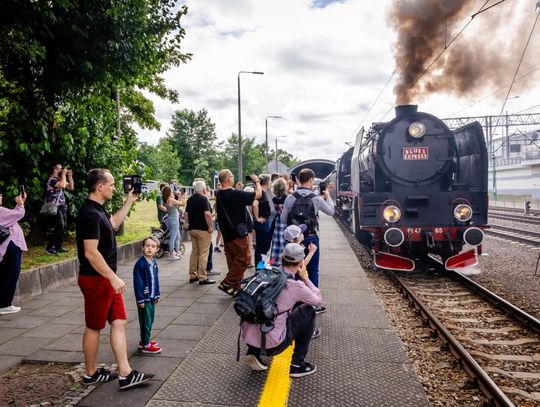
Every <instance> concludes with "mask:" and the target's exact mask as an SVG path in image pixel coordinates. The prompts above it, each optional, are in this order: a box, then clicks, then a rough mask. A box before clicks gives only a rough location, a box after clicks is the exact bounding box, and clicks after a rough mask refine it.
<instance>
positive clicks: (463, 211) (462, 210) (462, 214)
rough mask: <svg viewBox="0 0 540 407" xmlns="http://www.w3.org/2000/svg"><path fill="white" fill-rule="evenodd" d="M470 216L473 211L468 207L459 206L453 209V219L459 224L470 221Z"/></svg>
mask: <svg viewBox="0 0 540 407" xmlns="http://www.w3.org/2000/svg"><path fill="white" fill-rule="evenodd" d="M472 214H473V211H472V208H471V207H470V206H469V205H465V204H459V205H458V206H456V207H455V208H454V218H456V219H457V220H459V221H461V222H466V221H468V220H469V219H471V217H472Z"/></svg>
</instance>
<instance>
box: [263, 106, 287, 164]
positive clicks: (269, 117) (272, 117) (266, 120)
mask: <svg viewBox="0 0 540 407" xmlns="http://www.w3.org/2000/svg"><path fill="white" fill-rule="evenodd" d="M268 119H283V117H281V116H266V119H265V120H264V125H265V129H266V132H265V134H266V138H265V140H266V141H265V151H264V153H265V157H266V171H268V172H270V169H269V168H268Z"/></svg>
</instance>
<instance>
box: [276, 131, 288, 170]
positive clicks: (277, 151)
mask: <svg viewBox="0 0 540 407" xmlns="http://www.w3.org/2000/svg"><path fill="white" fill-rule="evenodd" d="M285 137H287V136H276V173H278V172H279V170H278V150H277V139H278V138H285Z"/></svg>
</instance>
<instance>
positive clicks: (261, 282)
mask: <svg viewBox="0 0 540 407" xmlns="http://www.w3.org/2000/svg"><path fill="white" fill-rule="evenodd" d="M288 278H293V277H292V276H291V275H290V274H288V273H287V272H285V271H284V270H282V269H279V268H277V267H272V268H271V269H259V270H256V272H255V274H254V275H253V276H251V277H248V278H246V279H244V280H242V284H243V287H242V289H241V290H240V291H239V292H238V293H237V294H236V295H235V296H234V305H233V307H234V310H235V311H236V313H237V314H238V316H239V317H240V325H242V323H243V322H249V323H252V324H258V325H261V354H262V355H264V354H265V353H266V352H265V349H266V346H265V342H266V338H265V335H266V333H268V332H270V331H271V330H272V329H273V328H274V320H275V318H276V317H277V316H278V315H280V312H279V310H278V308H277V305H276V300H277V297H278V295H279V293H280V292H281V290H282V289H283V288H284V287H285V285H287V279H288ZM284 312H287V311H284ZM239 358H240V334H239V335H238V353H237V355H236V360H237V361H238V360H239Z"/></svg>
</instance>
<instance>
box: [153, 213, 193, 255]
mask: <svg viewBox="0 0 540 407" xmlns="http://www.w3.org/2000/svg"><path fill="white" fill-rule="evenodd" d="M183 223H184V221H183V220H182V216H180V254H182V255H184V253H185V252H186V246H185V245H184V242H183V229H182V224H183ZM150 233H151V234H152V236H153V237H154V238H155V239H157V241H158V242H159V249H158V251H157V253H156V257H157V258H158V259H160V258H162V257H163V255H164V254H165V253H169V228H168V227H167V214H165V216H163V219H162V221H161V224H160V227H159V228H156V227H151V228H150Z"/></svg>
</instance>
